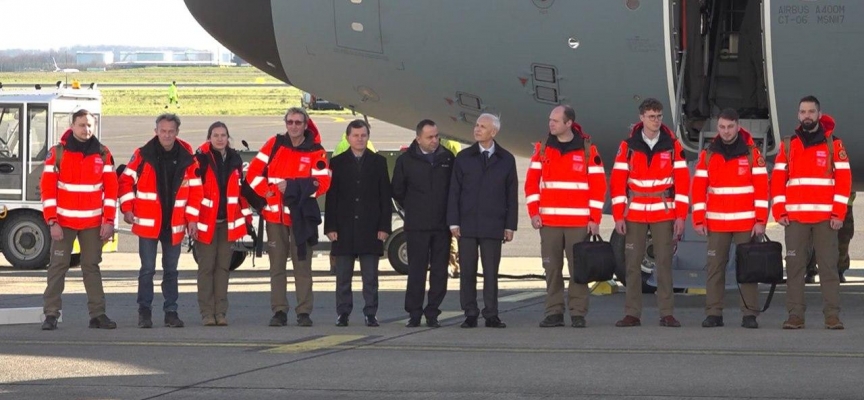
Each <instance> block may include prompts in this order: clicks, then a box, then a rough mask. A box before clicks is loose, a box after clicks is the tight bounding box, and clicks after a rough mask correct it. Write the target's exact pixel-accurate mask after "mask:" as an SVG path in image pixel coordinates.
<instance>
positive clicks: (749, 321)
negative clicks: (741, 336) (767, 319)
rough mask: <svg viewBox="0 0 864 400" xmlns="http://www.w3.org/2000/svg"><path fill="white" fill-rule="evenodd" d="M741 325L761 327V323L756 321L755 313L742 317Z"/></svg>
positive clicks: (751, 327) (749, 327)
mask: <svg viewBox="0 0 864 400" xmlns="http://www.w3.org/2000/svg"><path fill="white" fill-rule="evenodd" d="M741 326H743V327H745V328H747V329H759V323H758V322H756V316H755V315H745V316H744V318H741Z"/></svg>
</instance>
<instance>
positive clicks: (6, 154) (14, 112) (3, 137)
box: [0, 107, 21, 159]
mask: <svg viewBox="0 0 864 400" xmlns="http://www.w3.org/2000/svg"><path fill="white" fill-rule="evenodd" d="M19 114H20V110H19V108H18V107H14V108H9V107H3V108H2V109H0V158H13V159H14V158H18V155H19V151H20V146H19V143H20V139H19V138H20V137H21V136H20V135H21V132H20V130H21V129H20V125H19V123H18V118H19Z"/></svg>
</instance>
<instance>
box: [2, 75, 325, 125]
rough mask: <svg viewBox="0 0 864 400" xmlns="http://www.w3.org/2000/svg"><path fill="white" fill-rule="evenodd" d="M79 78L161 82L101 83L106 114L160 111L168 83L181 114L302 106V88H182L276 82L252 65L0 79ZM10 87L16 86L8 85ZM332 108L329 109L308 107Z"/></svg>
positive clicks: (267, 111)
mask: <svg viewBox="0 0 864 400" xmlns="http://www.w3.org/2000/svg"><path fill="white" fill-rule="evenodd" d="M67 75H68V80H69V82H71V81H72V79H73V78H74V79H77V80H78V81H79V82H81V86H82V87H86V86H87V85H89V84H90V82H96V83H97V84H106V83H127V84H134V83H142V84H164V85H165V86H164V87H158V88H155V87H141V88H106V87H101V88H100V91H101V92H102V97H103V100H102V113H103V114H104V115H106V116H128V115H153V114H154V113H158V112H160V111H161V110H164V107H165V103H166V101H167V99H168V85H169V84H170V83H171V81H172V80H176V81H177V84H178V88H179V89H178V93H179V96H180V106H181V108H180V109H181V110H182V112H183V114H184V115H213V116H222V115H234V116H240V115H281V114H282V113H284V112H285V109H286V108H288V107H293V106H299V105H300V95H301V93H300V90H299V89H297V88H294V87H291V86H288V85H285V86H284V87H260V88H256V87H238V88H224V87H222V88H220V87H212V88H209V87H183V85H184V84H190V83H248V84H250V85H255V84H261V83H269V84H274V83H279V82H280V81H278V80H277V79H275V78H273V77H271V76H269V75H267V74H265V73H263V72H261V71H260V70H258V69H257V68H254V67H187V68H161V67H152V68H137V69H121V70H108V71H104V72H87V71H84V72H79V73H72V74H63V73H54V72H21V73H17V72H16V73H5V72H4V73H0V82H3V83H4V84H14V83H31V84H35V83H41V84H43V86H45V87H53V84H54V82H56V81H58V80H63V81H65V80H66V79H67ZM9 90H14V89H9ZM312 113H313V114H318V113H333V111H324V112H312Z"/></svg>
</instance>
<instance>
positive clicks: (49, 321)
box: [42, 315, 57, 331]
mask: <svg viewBox="0 0 864 400" xmlns="http://www.w3.org/2000/svg"><path fill="white" fill-rule="evenodd" d="M55 329H57V317H55V316H53V315H46V316H45V321H44V322H42V330H43V331H53V330H55Z"/></svg>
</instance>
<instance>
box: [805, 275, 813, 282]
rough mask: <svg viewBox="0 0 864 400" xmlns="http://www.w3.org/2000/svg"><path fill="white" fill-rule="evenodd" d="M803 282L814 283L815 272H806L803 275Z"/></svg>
mask: <svg viewBox="0 0 864 400" xmlns="http://www.w3.org/2000/svg"><path fill="white" fill-rule="evenodd" d="M804 283H816V274H812V275H811V274H807V275H805V276H804Z"/></svg>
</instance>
